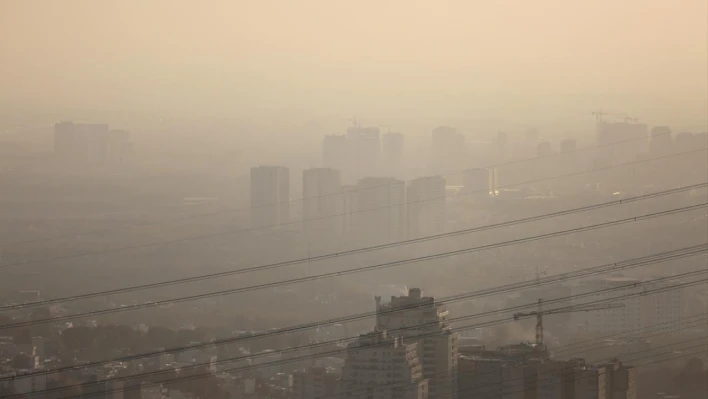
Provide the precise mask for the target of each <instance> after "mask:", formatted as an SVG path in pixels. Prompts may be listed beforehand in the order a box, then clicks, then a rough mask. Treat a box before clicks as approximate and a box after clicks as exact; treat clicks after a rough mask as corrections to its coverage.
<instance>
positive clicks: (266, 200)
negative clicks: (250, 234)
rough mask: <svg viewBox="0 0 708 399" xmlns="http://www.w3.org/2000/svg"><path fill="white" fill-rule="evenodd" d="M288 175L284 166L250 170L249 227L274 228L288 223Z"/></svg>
mask: <svg viewBox="0 0 708 399" xmlns="http://www.w3.org/2000/svg"><path fill="white" fill-rule="evenodd" d="M289 200H290V175H289V171H288V168H286V167H284V166H257V167H253V168H251V226H253V227H256V228H258V227H275V226H277V225H279V224H283V223H287V222H289V221H290V203H289V202H288V201H289Z"/></svg>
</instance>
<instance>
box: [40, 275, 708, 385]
mask: <svg viewBox="0 0 708 399" xmlns="http://www.w3.org/2000/svg"><path fill="white" fill-rule="evenodd" d="M702 273H704V271H703V270H698V271H694V272H689V273H686V275H687V276H688V275H691V274H702ZM671 278H673V277H664V278H659V279H654V280H649V281H645V282H642V283H638V284H640V285H644V284H653V283H655V282H657V281H663V280H666V279H671ZM706 281H708V278H704V279H701V280H697V281H693V282H690V283H682V284H677V285H673V286H668V287H662V288H659V289H654V290H648V291H644V292H640V293H631V294H626V295H623V296H620V297H612V298H603V299H600V300H597V301H593V302H588V303H583V304H579V305H574V306H572V307H568V308H573V307H579V308H582V307H583V306H587V305H591V304H594V303H604V302H612V301H616V300H618V299H626V298H630V297H635V296H644V295H651V294H653V293H658V292H664V291H668V290H674V289H680V288H685V287H689V286H692V285H696V284H700V283H703V282H706ZM638 284H629V285H626V286H621V287H612V288H608V289H603V290H598V291H596V292H592V293H584V294H580V295H575V296H571V297H565V298H556V299H553V300H551V301H548V302H547V303H554V302H561V301H565V300H567V299H569V298H577V297H580V296H591V295H596V294H598V293H600V292H608V291H616V290H621V289H627V288H628V287H634V286H637V285H638ZM532 306H535V303H530V304H527V305H523V306H515V307H510V308H506V309H501V310H497V311H493V312H484V313H481V314H475V315H468V316H462V317H459V318H456V319H470V318H478V317H482V316H484V315H489V314H492V313H505V312H509V311H512V310H515V309H520V308H528V307H532ZM559 309H564V308H559ZM510 320H511V319H510V318H503V319H497V320H494V321H491V322H485V323H478V324H474V325H470V326H466V327H465V329H470V328H479V327H481V326H489V325H494V324H500V323H506V322H509V321H510ZM435 324H437V323H435ZM419 327H423V328H424V327H425V325H420V326H419ZM411 329H413V330H415V329H418V328H416V327H406V328H402V329H400V330H403V331H405V330H411ZM392 331H397V330H392ZM438 334H440V331H436V332H434V333H430V334H420V335H415V336H413V337H411V339H416V340H419V339H421V338H424V337H426V336H428V335H430V336H435V335H438ZM357 338H358V337H351V338H350V339H352V340H355V339H357ZM332 343H333V342H332V341H330V342H325V343H323V344H327V345H329V344H332ZM323 344H310V345H305V346H301V347H295V348H288V349H285V350H279V351H276V352H277V353H285V352H291V351H300V350H303V349H312V347H315V346H322V345H323ZM380 345H381V344H373V345H368V346H367V347H377V346H380ZM354 349H356V348H354ZM349 350H350V348H346V349H337V350H333V351H330V352H325V353H319V354H317V355H306V356H302V357H298V358H291V359H287V360H279V361H274V362H269V363H265V364H259V365H251V366H246V367H238V368H234V369H229V370H225V371H224V372H226V373H228V372H239V371H248V370H252V369H257V368H261V367H271V366H273V365H278V364H284V363H292V362H297V361H302V360H309V359H312V358H318V357H324V356H329V355H340V354H343V353H347V352H348V351H349ZM270 354H272V352H269V353H267V354H266V355H270ZM254 357H258V354H256V355H249V356H240V357H236V358H229V359H224V360H217V361H216V362H215V363H214V362H212V363H201V364H197V365H192V366H187V367H183V368H182V369H187V368H190V369H191V368H193V369H197V368H200V367H204V366H208V365H211V364H218V363H227V362H234V361H240V360H245V359H252V358H254ZM53 372H57V371H56V370H55V371H53ZM170 372H173V370H159V371H153V372H147V373H139V374H135V375H131V376H124V377H118V378H113V379H108V380H102V381H96V382H89V383H84V384H76V385H69V386H62V387H56V388H51V389H46V390H42V391H37V392H35V393H42V392H50V391H56V390H66V389H71V388H77V387H84V386H92V385H97V384H101V383H106V382H115V381H122V380H129V379H132V378H135V377H140V376H142V377H143V378H145V377H146V376H152V375H159V374H168V373H170ZM30 375H34V374H30ZM210 375H211V374H210V373H209V374H201V375H196V376H190V377H185V378H177V379H174V380H167V381H161V383H166V382H173V381H184V380H189V379H198V378H204V377H207V376H210ZM134 388H135V387H133V388H132V389H134ZM138 388H139V386H138ZM126 389H130V388H126Z"/></svg>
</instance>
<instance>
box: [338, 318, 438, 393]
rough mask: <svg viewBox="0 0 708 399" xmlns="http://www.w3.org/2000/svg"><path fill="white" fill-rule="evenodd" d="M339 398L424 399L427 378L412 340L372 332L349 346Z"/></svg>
mask: <svg viewBox="0 0 708 399" xmlns="http://www.w3.org/2000/svg"><path fill="white" fill-rule="evenodd" d="M340 397H342V398H353V399H426V398H428V397H429V396H428V381H427V380H426V379H425V378H424V377H423V369H422V367H421V364H420V359H419V357H418V344H417V343H416V342H415V341H414V340H406V339H403V338H402V337H394V336H390V335H388V334H387V333H386V331H374V332H371V333H369V334H365V335H362V336H360V337H359V339H357V341H355V342H353V343H351V344H350V345H349V351H348V354H347V360H346V362H345V363H344V368H343V369H342V395H340Z"/></svg>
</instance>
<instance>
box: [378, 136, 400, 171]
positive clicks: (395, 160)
mask: <svg viewBox="0 0 708 399" xmlns="http://www.w3.org/2000/svg"><path fill="white" fill-rule="evenodd" d="M403 142H404V136H403V134H401V133H391V132H389V133H385V134H384V135H383V137H382V139H381V158H382V163H383V169H384V171H385V173H387V174H388V175H391V176H397V177H399V175H400V173H401V162H402V158H403Z"/></svg>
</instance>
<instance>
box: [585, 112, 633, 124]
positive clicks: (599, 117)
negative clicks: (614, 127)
mask: <svg viewBox="0 0 708 399" xmlns="http://www.w3.org/2000/svg"><path fill="white" fill-rule="evenodd" d="M592 114H593V115H594V116H595V121H596V122H597V124H598V125H599V124H600V123H601V122H603V120H602V117H603V116H616V117H619V118H622V117H625V116H626V114H618V113H611V112H604V111H603V110H598V111H593V113H592Z"/></svg>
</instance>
